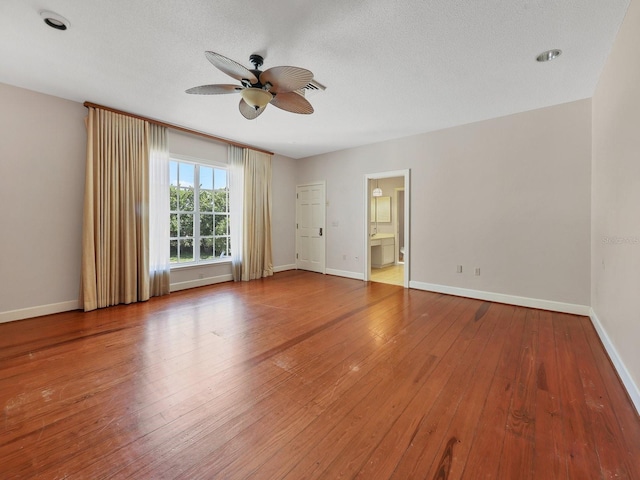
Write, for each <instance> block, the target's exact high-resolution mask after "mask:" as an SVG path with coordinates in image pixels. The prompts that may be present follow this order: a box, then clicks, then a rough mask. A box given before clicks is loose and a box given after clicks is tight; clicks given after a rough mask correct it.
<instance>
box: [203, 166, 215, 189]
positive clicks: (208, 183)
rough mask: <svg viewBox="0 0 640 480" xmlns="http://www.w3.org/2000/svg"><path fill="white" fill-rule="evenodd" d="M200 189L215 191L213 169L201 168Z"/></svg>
mask: <svg viewBox="0 0 640 480" xmlns="http://www.w3.org/2000/svg"><path fill="white" fill-rule="evenodd" d="M200 188H204V189H206V190H213V168H212V167H204V166H200Z"/></svg>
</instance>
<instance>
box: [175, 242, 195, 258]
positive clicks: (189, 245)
mask: <svg viewBox="0 0 640 480" xmlns="http://www.w3.org/2000/svg"><path fill="white" fill-rule="evenodd" d="M178 261H179V262H193V240H192V239H186V240H180V257H179V260H178Z"/></svg>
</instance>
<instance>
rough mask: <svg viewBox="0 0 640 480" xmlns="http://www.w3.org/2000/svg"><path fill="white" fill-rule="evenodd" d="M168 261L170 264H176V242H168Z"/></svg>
mask: <svg viewBox="0 0 640 480" xmlns="http://www.w3.org/2000/svg"><path fill="white" fill-rule="evenodd" d="M169 261H170V262H171V263H176V262H177V261H178V241H177V240H170V241H169Z"/></svg>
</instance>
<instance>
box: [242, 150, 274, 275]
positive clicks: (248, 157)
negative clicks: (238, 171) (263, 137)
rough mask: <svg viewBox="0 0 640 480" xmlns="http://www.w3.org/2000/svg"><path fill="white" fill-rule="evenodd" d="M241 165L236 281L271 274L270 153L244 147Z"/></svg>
mask: <svg viewBox="0 0 640 480" xmlns="http://www.w3.org/2000/svg"><path fill="white" fill-rule="evenodd" d="M243 167H244V168H243V172H242V176H243V180H244V182H243V193H242V244H241V251H242V254H241V258H240V259H239V260H238V261H237V262H234V268H233V271H234V280H236V281H237V280H243V281H247V280H255V279H257V278H262V277H269V276H271V275H273V258H272V251H271V155H268V154H266V153H262V152H257V151H255V150H251V149H246V148H245V149H244V151H243ZM232 168H233V166H232ZM232 208H233V206H232ZM232 253H233V252H232ZM238 263H239V265H238ZM238 267H239V268H238ZM238 275H239V277H238Z"/></svg>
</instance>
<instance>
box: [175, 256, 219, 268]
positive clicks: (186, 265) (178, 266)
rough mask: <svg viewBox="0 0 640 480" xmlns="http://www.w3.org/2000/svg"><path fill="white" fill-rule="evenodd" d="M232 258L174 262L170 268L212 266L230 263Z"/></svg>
mask: <svg viewBox="0 0 640 480" xmlns="http://www.w3.org/2000/svg"><path fill="white" fill-rule="evenodd" d="M230 264H231V258H225V259H224V260H222V259H221V260H211V261H208V262H200V263H174V264H171V265H170V266H169V269H170V270H187V269H189V268H200V267H210V266H212V265H230Z"/></svg>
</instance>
